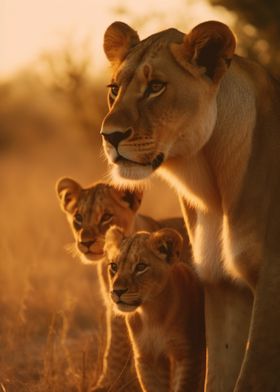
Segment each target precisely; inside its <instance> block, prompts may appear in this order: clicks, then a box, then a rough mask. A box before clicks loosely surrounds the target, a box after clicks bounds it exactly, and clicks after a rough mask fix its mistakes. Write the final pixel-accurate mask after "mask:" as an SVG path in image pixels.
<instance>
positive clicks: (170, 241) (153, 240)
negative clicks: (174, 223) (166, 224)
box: [105, 227, 183, 312]
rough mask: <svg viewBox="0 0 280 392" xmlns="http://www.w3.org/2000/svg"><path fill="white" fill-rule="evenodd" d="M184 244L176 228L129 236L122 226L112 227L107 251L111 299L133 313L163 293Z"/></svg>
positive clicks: (107, 239) (121, 307)
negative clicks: (125, 233) (126, 235)
mask: <svg viewBox="0 0 280 392" xmlns="http://www.w3.org/2000/svg"><path fill="white" fill-rule="evenodd" d="M182 243H183V240H182V237H181V236H180V234H179V233H178V232H177V231H176V230H173V229H161V230H159V231H156V232H154V233H147V232H138V233H136V234H134V235H132V236H131V237H128V238H127V237H125V235H124V232H123V230H122V229H120V228H118V227H112V228H110V229H109V230H108V232H107V234H106V241H105V252H106V259H107V261H108V269H109V281H110V290H111V298H112V300H113V302H114V303H115V304H116V307H117V309H118V310H120V311H122V312H132V311H134V310H136V309H137V308H138V307H139V306H141V305H142V304H145V303H147V302H148V301H150V300H153V299H154V298H156V297H157V296H158V295H160V293H161V292H162V290H163V289H164V287H165V284H166V282H167V280H168V277H169V272H170V269H171V268H172V265H173V263H175V262H176V261H178V260H179V257H180V255H181V251H182Z"/></svg>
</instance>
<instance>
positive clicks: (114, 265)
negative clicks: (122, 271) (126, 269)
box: [109, 263, 118, 274]
mask: <svg viewBox="0 0 280 392" xmlns="http://www.w3.org/2000/svg"><path fill="white" fill-rule="evenodd" d="M109 267H110V271H111V272H112V273H113V274H115V273H116V272H117V271H118V265H117V264H116V263H110V264H109Z"/></svg>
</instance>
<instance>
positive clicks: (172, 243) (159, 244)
mask: <svg viewBox="0 0 280 392" xmlns="http://www.w3.org/2000/svg"><path fill="white" fill-rule="evenodd" d="M150 246H151V249H152V251H153V252H154V253H155V254H156V255H157V256H158V257H159V258H161V259H163V260H166V261H167V262H168V263H172V262H174V261H176V259H178V258H179V257H180V255H181V253H182V248H183V239H182V237H181V235H180V234H179V233H178V232H177V231H176V230H173V229H161V230H159V231H156V232H155V233H152V234H151V237H150Z"/></svg>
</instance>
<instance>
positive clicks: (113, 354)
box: [56, 178, 189, 392]
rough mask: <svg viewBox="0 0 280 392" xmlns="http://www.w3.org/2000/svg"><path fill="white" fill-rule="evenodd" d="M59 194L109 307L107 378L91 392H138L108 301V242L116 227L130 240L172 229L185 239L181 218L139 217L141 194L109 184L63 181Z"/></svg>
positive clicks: (118, 320) (123, 334)
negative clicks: (136, 235) (138, 233)
mask: <svg viewBox="0 0 280 392" xmlns="http://www.w3.org/2000/svg"><path fill="white" fill-rule="evenodd" d="M56 191H57V195H58V198H59V201H60V206H61V209H62V211H63V212H65V213H66V216H67V219H68V221H69V223H70V226H71V229H72V232H73V236H74V238H75V247H76V251H77V252H78V254H79V256H80V258H81V260H82V262H83V263H86V264H95V265H97V272H98V280H99V284H100V289H101V292H102V296H103V299H104V301H105V304H106V312H107V315H106V324H107V325H106V331H107V341H106V348H105V353H104V363H103V372H102V375H101V377H100V379H99V380H98V382H97V386H96V388H94V389H92V391H96V392H98V391H106V390H110V391H111V392H114V391H115V392H119V391H121V390H122V388H124V390H125V391H131V392H137V390H139V388H140V387H139V386H138V382H137V381H135V379H136V375H135V374H133V369H132V370H131V369H130V360H129V356H130V351H131V346H130V343H129V339H128V335H127V329H126V326H125V323H124V320H123V317H120V316H117V315H114V314H112V311H111V303H110V302H109V303H108V301H107V298H108V294H107V292H108V284H109V283H108V277H107V266H106V264H104V260H103V256H104V250H103V247H104V236H105V234H106V232H107V230H108V229H109V228H110V227H111V226H112V225H118V226H119V227H121V228H122V229H123V230H124V232H125V234H126V235H129V234H132V233H134V232H135V231H137V230H147V231H154V230H158V229H159V228H161V227H165V226H171V227H174V228H176V229H178V230H179V231H180V232H181V233H184V222H183V219H181V218H171V219H166V220H162V221H159V222H156V221H155V220H153V219H152V218H150V217H148V216H144V215H140V214H138V209H139V207H140V205H141V201H142V196H143V192H142V191H136V190H135V191H128V190H120V189H117V188H115V187H113V186H112V185H110V184H108V183H102V182H99V183H96V184H94V185H92V186H90V187H88V188H82V187H81V185H80V184H79V183H77V182H76V181H75V180H73V179H71V178H61V179H60V180H58V182H57V184H56ZM184 252H185V257H187V258H188V259H189V253H188V252H189V249H188V239H187V237H186V236H185V237H184Z"/></svg>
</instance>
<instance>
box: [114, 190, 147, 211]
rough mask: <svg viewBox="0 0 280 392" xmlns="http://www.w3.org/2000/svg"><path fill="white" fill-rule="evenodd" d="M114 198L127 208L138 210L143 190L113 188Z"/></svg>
mask: <svg viewBox="0 0 280 392" xmlns="http://www.w3.org/2000/svg"><path fill="white" fill-rule="evenodd" d="M111 194H112V196H113V198H114V199H115V200H116V201H117V202H118V203H119V204H120V205H121V206H122V207H125V208H130V209H131V210H132V211H133V212H135V213H136V212H137V211H138V209H139V207H140V205H141V201H142V198H143V191H141V190H134V191H131V190H127V189H126V190H123V189H116V188H113V187H112V189H111Z"/></svg>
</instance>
